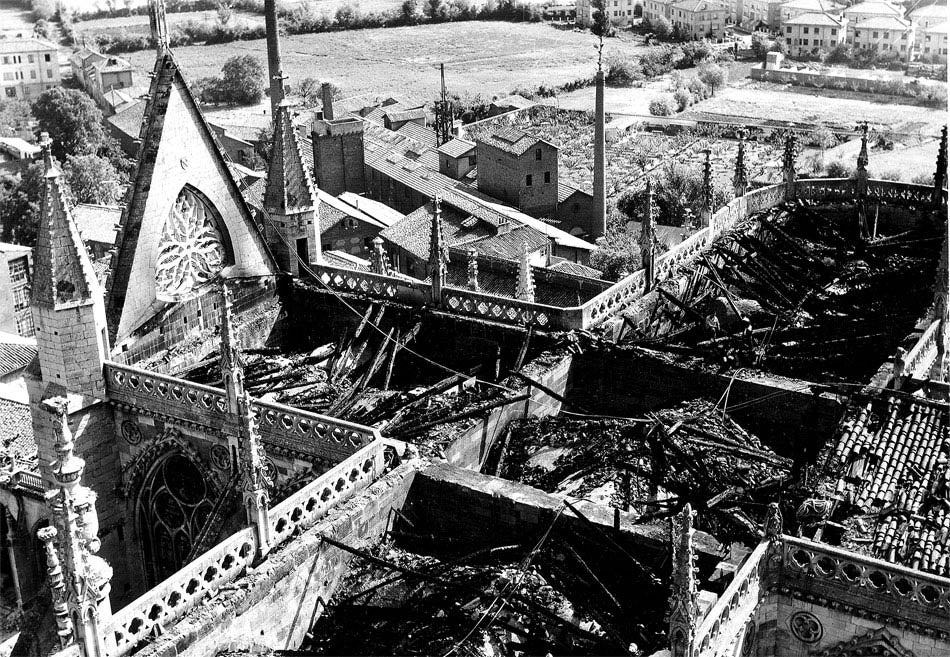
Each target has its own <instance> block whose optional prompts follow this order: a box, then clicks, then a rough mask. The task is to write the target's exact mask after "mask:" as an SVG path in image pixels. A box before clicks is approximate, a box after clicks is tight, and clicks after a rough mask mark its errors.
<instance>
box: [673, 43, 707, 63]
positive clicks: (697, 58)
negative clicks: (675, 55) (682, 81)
mask: <svg viewBox="0 0 950 657" xmlns="http://www.w3.org/2000/svg"><path fill="white" fill-rule="evenodd" d="M680 50H682V51H683V59H682V60H681V61H680V63H679V68H689V67H690V66H695V65H696V64H699V63H700V62H702V61H705V60H707V59H709V58H710V57H712V55H713V49H712V46H710V45H709V42H708V41H688V42H687V43H684V44H683V45H682V46H680Z"/></svg>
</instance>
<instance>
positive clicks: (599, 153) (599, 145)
mask: <svg viewBox="0 0 950 657" xmlns="http://www.w3.org/2000/svg"><path fill="white" fill-rule="evenodd" d="M595 80H596V84H597V91H596V97H595V98H596V100H595V104H594V216H593V217H591V224H590V236H591V237H592V238H593V239H597V238H598V237H603V236H604V235H606V234H607V180H606V178H607V176H606V164H605V159H606V153H605V151H606V146H605V143H604V120H605V119H604V72H603V70H602V69H598V70H597V75H596V77H595Z"/></svg>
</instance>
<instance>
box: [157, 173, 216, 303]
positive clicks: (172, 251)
mask: <svg viewBox="0 0 950 657" xmlns="http://www.w3.org/2000/svg"><path fill="white" fill-rule="evenodd" d="M214 217H215V215H214V210H212V209H211V207H210V206H209V205H208V204H207V203H206V202H205V201H203V200H202V199H200V198H199V197H198V196H196V195H195V193H194V192H192V191H191V190H189V189H188V188H185V189H183V190H181V193H179V194H178V198H177V199H175V205H174V206H172V210H171V212H169V214H168V219H166V220H165V226H164V227H163V228H162V235H161V237H160V238H159V241H158V261H157V263H156V265H155V282H156V285H157V288H158V295H159V297H160V298H162V299H167V300H170V301H180V300H182V299H185V298H187V297H189V296H191V295H192V294H193V293H194V291H195V290H196V289H197V288H198V287H200V286H201V285H202V284H204V283H206V282H208V281H210V280H211V279H212V278H214V277H215V276H216V275H217V274H218V272H219V271H221V269H222V268H223V267H224V265H225V258H226V250H225V246H224V240H223V239H222V237H221V233H220V231H219V230H218V228H217V226H216V225H215V219H214Z"/></svg>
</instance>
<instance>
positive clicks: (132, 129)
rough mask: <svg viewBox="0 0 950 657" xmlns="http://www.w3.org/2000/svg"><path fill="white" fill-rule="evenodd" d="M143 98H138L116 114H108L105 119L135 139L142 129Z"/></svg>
mask: <svg viewBox="0 0 950 657" xmlns="http://www.w3.org/2000/svg"><path fill="white" fill-rule="evenodd" d="M145 106H146V102H145V100H139V101H136V102H134V103H132V104H131V105H129V106H128V107H126V108H125V109H123V110H122V111H120V112H119V113H118V114H114V115H113V116H110V117H109V118H108V119H106V121H108V122H109V123H110V124H112V125H113V126H115V127H116V128H117V129H118V130H119V131H120V132H122V133H124V134H126V135H128V136H129V137H132V138H133V139H137V138H138V136H139V132H140V131H141V130H142V120H143V119H144V118H145Z"/></svg>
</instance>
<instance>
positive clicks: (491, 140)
mask: <svg viewBox="0 0 950 657" xmlns="http://www.w3.org/2000/svg"><path fill="white" fill-rule="evenodd" d="M476 141H477V142H480V143H485V144H488V145H489V146H494V147H495V148H498V149H500V150H503V151H505V152H506V153H511V154H512V155H518V156H520V155H524V154H525V153H527V152H528V150H529V149H530V148H531V147H532V146H534V145H535V144H537V143H538V142H539V141H541V139H539V138H538V137H533V136H531V135H529V134H528V133H526V132H524V131H523V130H519V129H518V128H513V127H511V126H505V127H501V128H498V129H497V130H495V131H493V132H485V133H482V134H480V135H479V136H478V137H477V138H476Z"/></svg>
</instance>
